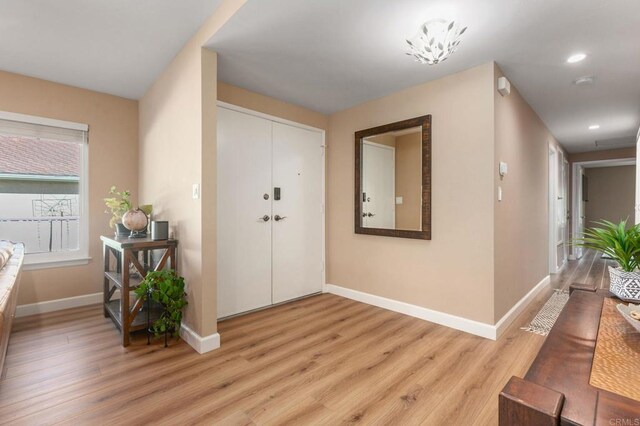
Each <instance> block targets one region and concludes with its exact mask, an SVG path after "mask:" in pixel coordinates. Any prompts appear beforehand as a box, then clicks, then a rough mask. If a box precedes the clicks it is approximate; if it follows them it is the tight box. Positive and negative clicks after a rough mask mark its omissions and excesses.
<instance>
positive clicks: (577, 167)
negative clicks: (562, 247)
mask: <svg viewBox="0 0 640 426" xmlns="http://www.w3.org/2000/svg"><path fill="white" fill-rule="evenodd" d="M589 166H597V167H616V166H636V159H635V158H631V157H627V158H612V159H609V160H593V161H578V162H575V163H572V164H571V182H572V183H571V187H572V188H571V189H572V191H571V238H572V239H573V238H576V236H578V235H580V233H581V231H580V229H579V227H580V226H579V223H580V217H579V211H580V202H581V201H582V177H581V176H580V172H581V169H583V168H589ZM580 257H581V255H580V254H579V251H578V248H577V247H575V246H573V245H571V251H570V255H569V259H570V260H577V259H580Z"/></svg>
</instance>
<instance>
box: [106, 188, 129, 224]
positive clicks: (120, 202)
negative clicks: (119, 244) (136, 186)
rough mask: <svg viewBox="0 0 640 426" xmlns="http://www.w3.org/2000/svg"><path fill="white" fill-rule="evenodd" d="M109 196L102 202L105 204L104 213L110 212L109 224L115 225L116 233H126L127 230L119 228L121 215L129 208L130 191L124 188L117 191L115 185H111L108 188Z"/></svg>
mask: <svg viewBox="0 0 640 426" xmlns="http://www.w3.org/2000/svg"><path fill="white" fill-rule="evenodd" d="M109 195H111V197H109V198H105V199H104V204H105V205H106V206H107V209H108V210H106V211H105V213H111V219H110V220H109V226H110V227H111V228H113V227H114V226H115V227H116V230H117V232H116V235H126V234H128V233H129V231H128V230H127V229H126V228H124V227H122V229H120V226H118V225H121V224H122V223H121V221H122V216H123V215H124V214H125V213H126V212H127V211H129V210H130V209H131V200H130V198H131V191H129V190H124V191H118V190H117V189H116V187H115V186H112V187H111V189H110V190H109Z"/></svg>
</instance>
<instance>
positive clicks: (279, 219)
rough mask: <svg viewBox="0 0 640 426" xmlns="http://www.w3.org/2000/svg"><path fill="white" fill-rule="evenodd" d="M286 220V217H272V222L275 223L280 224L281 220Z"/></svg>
mask: <svg viewBox="0 0 640 426" xmlns="http://www.w3.org/2000/svg"><path fill="white" fill-rule="evenodd" d="M286 218H287V217H286V216H280V215H278V214H277V215H275V216H274V217H273V220H275V221H276V222H280V221H281V220H285V219H286Z"/></svg>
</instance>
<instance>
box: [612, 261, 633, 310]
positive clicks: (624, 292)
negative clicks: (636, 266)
mask: <svg viewBox="0 0 640 426" xmlns="http://www.w3.org/2000/svg"><path fill="white" fill-rule="evenodd" d="M609 278H610V281H611V283H610V286H609V291H610V292H611V293H613V294H615V295H616V296H618V297H619V298H620V299H622V300H624V301H627V302H636V303H637V302H640V271H635V272H625V271H623V270H622V269H620V268H614V267H612V266H609Z"/></svg>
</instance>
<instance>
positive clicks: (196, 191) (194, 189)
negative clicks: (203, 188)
mask: <svg viewBox="0 0 640 426" xmlns="http://www.w3.org/2000/svg"><path fill="white" fill-rule="evenodd" d="M191 196H192V197H193V199H194V200H197V199H198V198H200V184H199V183H194V184H193V187H192V188H191Z"/></svg>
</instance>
